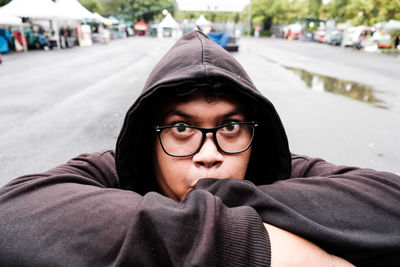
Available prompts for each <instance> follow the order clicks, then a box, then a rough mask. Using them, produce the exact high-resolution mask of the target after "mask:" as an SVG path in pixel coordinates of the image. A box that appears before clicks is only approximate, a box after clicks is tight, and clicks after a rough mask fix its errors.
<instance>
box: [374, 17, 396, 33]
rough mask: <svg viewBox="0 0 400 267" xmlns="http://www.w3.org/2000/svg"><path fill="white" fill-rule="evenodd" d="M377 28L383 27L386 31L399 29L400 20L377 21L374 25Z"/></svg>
mask: <svg viewBox="0 0 400 267" xmlns="http://www.w3.org/2000/svg"><path fill="white" fill-rule="evenodd" d="M374 26H375V28H377V29H383V30H386V31H388V32H392V31H397V30H400V20H394V19H391V20H389V21H384V22H379V23H377V24H375V25H374Z"/></svg>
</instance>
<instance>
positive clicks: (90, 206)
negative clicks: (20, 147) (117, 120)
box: [0, 153, 270, 266]
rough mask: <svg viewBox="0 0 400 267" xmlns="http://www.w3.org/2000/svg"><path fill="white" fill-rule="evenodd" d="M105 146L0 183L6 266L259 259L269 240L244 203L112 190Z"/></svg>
mask: <svg viewBox="0 0 400 267" xmlns="http://www.w3.org/2000/svg"><path fill="white" fill-rule="evenodd" d="M110 162H113V156H112V154H110V153H102V154H86V155H81V156H80V157H78V158H76V159H73V160H71V161H69V162H68V163H67V164H65V165H62V166H59V167H57V168H55V169H53V170H50V171H48V172H45V173H42V174H38V175H30V176H24V177H21V178H18V179H16V180H14V181H12V182H10V183H9V184H8V185H6V186H5V187H3V188H1V189H0V213H1V224H0V236H1V238H0V259H1V262H2V264H3V265H7V266H108V265H113V266H114V265H115V266H159V265H173V266H187V265H200V266H214V265H217V266H219V265H225V266H226V265H235V266H251V265H253V266H260V265H261V266H262V265H264V266H266V265H267V264H268V261H269V253H270V250H269V240H268V235H267V232H266V231H265V228H264V226H263V224H262V221H261V220H260V218H259V216H258V214H257V213H256V212H255V211H254V209H252V208H250V207H237V208H227V207H226V206H224V205H223V204H222V203H221V201H220V200H219V199H218V198H216V197H214V196H213V195H212V194H210V193H209V192H206V191H204V190H198V191H197V192H193V193H191V194H190V196H188V198H187V199H185V201H183V202H181V203H176V202H175V201H173V200H171V199H169V198H166V197H164V196H161V195H160V194H157V193H154V192H153V193H148V194H146V195H144V196H141V195H139V194H136V193H135V192H132V191H126V190H121V189H118V179H117V177H116V175H115V172H114V170H113V165H112V164H110V165H108V163H110Z"/></svg>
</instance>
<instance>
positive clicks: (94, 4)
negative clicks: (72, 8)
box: [79, 0, 104, 14]
mask: <svg viewBox="0 0 400 267" xmlns="http://www.w3.org/2000/svg"><path fill="white" fill-rule="evenodd" d="M79 2H80V3H81V4H82V5H83V6H84V7H85V8H86V9H88V10H90V11H91V12H97V13H100V14H101V13H103V12H104V8H103V5H102V4H101V3H100V2H99V1H97V0H79Z"/></svg>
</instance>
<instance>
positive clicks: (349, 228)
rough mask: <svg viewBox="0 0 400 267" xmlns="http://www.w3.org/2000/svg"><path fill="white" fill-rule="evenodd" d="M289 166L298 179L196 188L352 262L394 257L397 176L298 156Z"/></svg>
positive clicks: (387, 261) (399, 214)
mask: <svg viewBox="0 0 400 267" xmlns="http://www.w3.org/2000/svg"><path fill="white" fill-rule="evenodd" d="M294 164H299V165H298V166H295V168H294V170H295V171H297V172H298V173H297V175H299V176H301V177H298V178H296V177H292V178H291V179H288V180H283V181H278V182H275V183H273V184H269V185H262V186H257V187H256V186H255V185H253V184H252V183H250V182H248V181H239V180H236V179H231V180H226V181H223V180H220V181H213V180H207V179H205V180H203V181H200V182H199V187H198V188H203V189H207V190H209V191H210V192H211V193H213V194H214V195H216V196H218V197H220V198H221V200H222V201H223V202H224V204H225V205H227V206H229V207H236V206H241V205H248V206H251V207H254V208H255V209H256V210H257V211H258V213H259V214H260V216H261V218H262V219H263V221H265V222H267V223H269V224H271V225H275V226H277V227H279V228H282V229H285V230H287V231H289V232H291V233H294V234H296V235H298V236H301V237H303V238H305V239H307V240H309V241H310V242H312V243H314V244H316V245H318V246H319V247H321V248H322V249H324V250H325V251H327V252H328V253H330V254H334V255H336V256H339V257H342V258H344V259H346V260H348V261H350V262H352V263H353V264H355V265H357V266H358V265H360V266H364V265H365V266H368V265H372V266H377V265H379V266H384V265H389V266H390V265H394V264H395V263H396V262H399V261H400V254H399V253H398V251H400V232H399V229H400V177H399V176H397V175H395V174H391V173H387V172H378V171H374V170H369V169H359V168H353V167H346V166H335V165H332V164H330V163H327V162H325V161H323V160H320V159H310V158H304V157H303V158H302V159H301V160H300V161H298V162H294ZM295 174H296V173H295Z"/></svg>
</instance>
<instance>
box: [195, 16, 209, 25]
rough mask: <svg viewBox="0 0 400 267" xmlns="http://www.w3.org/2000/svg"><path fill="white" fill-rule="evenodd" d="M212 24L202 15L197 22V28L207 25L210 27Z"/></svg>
mask: <svg viewBox="0 0 400 267" xmlns="http://www.w3.org/2000/svg"><path fill="white" fill-rule="evenodd" d="M210 24H211V22H210V21H208V20H207V19H206V18H205V17H204V15H200V17H199V18H198V19H197V20H196V25H197V26H205V25H210Z"/></svg>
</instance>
